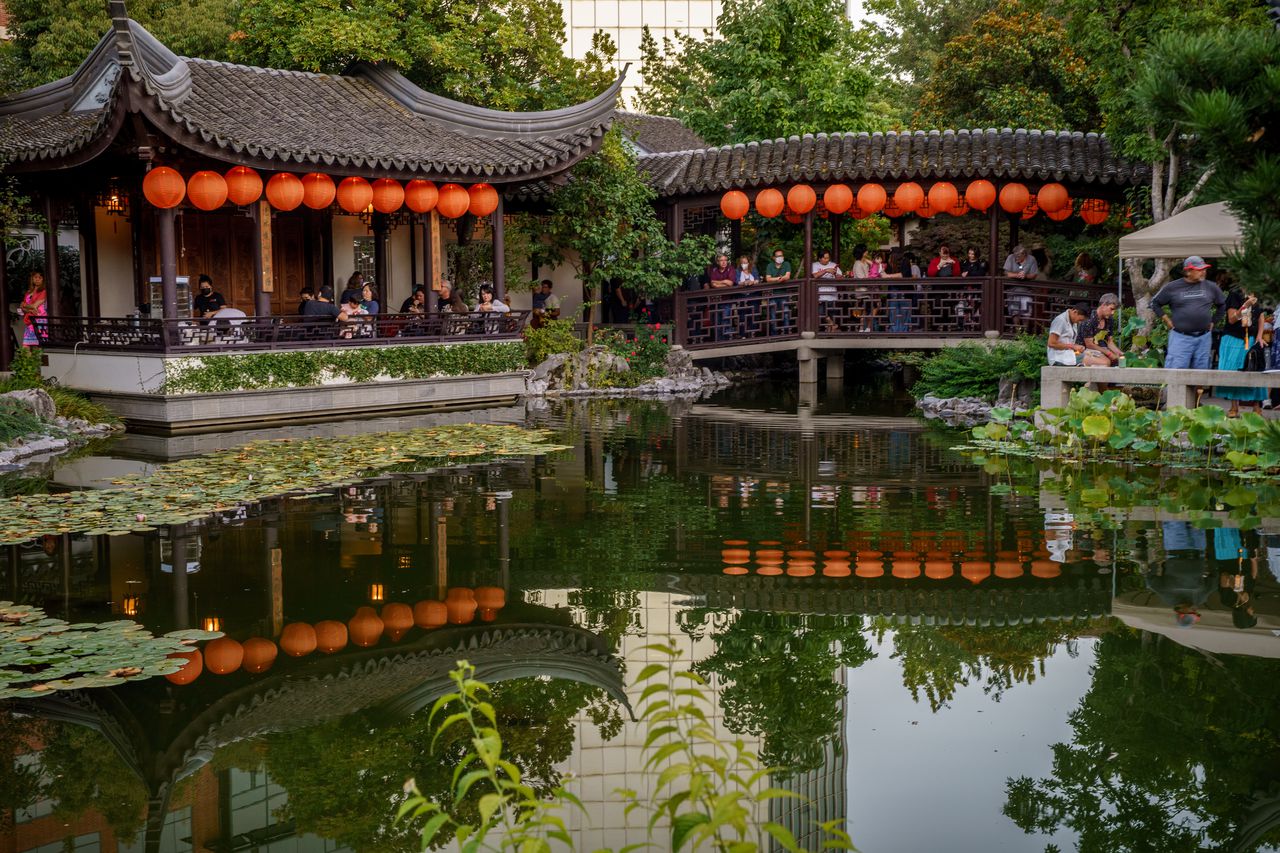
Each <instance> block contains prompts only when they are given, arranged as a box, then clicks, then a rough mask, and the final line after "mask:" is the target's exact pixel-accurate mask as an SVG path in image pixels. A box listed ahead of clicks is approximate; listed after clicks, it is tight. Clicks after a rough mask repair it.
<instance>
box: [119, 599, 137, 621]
mask: <svg viewBox="0 0 1280 853" xmlns="http://www.w3.org/2000/svg"><path fill="white" fill-rule="evenodd" d="M120 612H121V614H123V615H125V616H138V615H140V614H141V613H142V597H141V596H137V595H126V596H125V597H124V598H122V599H120Z"/></svg>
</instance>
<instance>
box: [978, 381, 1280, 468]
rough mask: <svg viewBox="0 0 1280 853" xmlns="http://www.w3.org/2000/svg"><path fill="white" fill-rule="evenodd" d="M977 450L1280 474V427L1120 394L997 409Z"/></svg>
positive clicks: (1079, 393) (1075, 395)
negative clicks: (1152, 405) (1155, 405)
mask: <svg viewBox="0 0 1280 853" xmlns="http://www.w3.org/2000/svg"><path fill="white" fill-rule="evenodd" d="M991 417H992V420H993V422H992V423H989V424H985V425H982V426H978V427H974V429H973V440H972V442H971V444H970V445H969V447H970V449H978V450H983V451H997V452H1000V453H1007V454H1014V455H1022V456H1032V457H1039V458H1047V459H1058V458H1062V457H1069V458H1072V459H1076V460H1080V461H1085V460H1089V461H1118V462H1140V463H1144V464H1149V465H1162V466H1171V467H1177V468H1194V469H1201V470H1214V471H1226V472H1230V473H1232V474H1234V475H1236V476H1238V477H1245V478H1261V477H1264V476H1266V475H1267V474H1268V473H1269V472H1273V471H1275V470H1277V469H1280V422H1276V421H1272V420H1268V419H1266V418H1264V417H1262V416H1261V415H1259V414H1257V413H1256V412H1246V413H1245V414H1243V415H1242V416H1240V417H1238V418H1228V417H1227V415H1226V413H1225V412H1224V411H1223V410H1222V408H1221V407H1219V406H1200V407H1198V408H1195V409H1182V408H1176V409H1170V410H1168V411H1164V412H1158V411H1154V410H1152V409H1147V408H1143V407H1140V406H1138V405H1137V404H1136V403H1135V402H1134V400H1133V398H1131V397H1129V396H1128V395H1127V394H1124V393H1122V392H1120V391H1105V392H1103V393H1098V392H1097V391H1091V390H1089V389H1087V388H1082V389H1079V390H1076V391H1073V392H1072V394H1071V398H1070V401H1069V402H1068V404H1067V406H1066V407H1065V408H1061V409H1043V408H1041V409H1036V410H1034V411H1033V412H1030V413H1027V414H1025V415H1015V414H1014V413H1013V412H1012V411H1011V410H1009V409H993V410H992V412H991Z"/></svg>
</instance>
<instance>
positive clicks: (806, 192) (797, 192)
mask: <svg viewBox="0 0 1280 853" xmlns="http://www.w3.org/2000/svg"><path fill="white" fill-rule="evenodd" d="M817 203H818V196H817V194H816V193H815V192H814V191H813V187H811V186H809V185H808V184H796V185H795V186H794V187H792V188H791V189H789V190H787V207H789V208H791V212H792V213H798V214H800V215H801V216H804V215H805V214H806V213H808V212H809V211H811V210H813V206H814V205H815V204H817Z"/></svg>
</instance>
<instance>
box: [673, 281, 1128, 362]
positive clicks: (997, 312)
mask: <svg viewBox="0 0 1280 853" xmlns="http://www.w3.org/2000/svg"><path fill="white" fill-rule="evenodd" d="M1109 290H1111V288H1110V287H1108V286H1107V285H1101V284H1076V283H1072V282H1053V281H1024V280H1021V279H1007V278H1002V277H994V276H993V277H983V278H920V279H848V278H838V279H796V280H793V281H788V282H782V283H779V284H764V285H756V286H753V287H729V288H720V289H704V290H698V291H691V292H681V293H678V294H676V300H675V315H676V342H677V343H680V344H682V345H684V346H685V347H688V348H691V349H694V348H708V347H715V346H731V345H734V344H742V343H748V344H749V343H758V342H764V341H782V340H788V339H795V338H799V337H800V336H801V333H802V332H811V333H813V335H814V336H816V337H822V338H839V337H863V338H865V337H893V338H920V337H924V338H933V339H936V338H940V337H941V338H968V337H973V338H976V337H981V336H982V335H983V333H985V332H987V331H989V330H994V331H996V332H999V333H1001V334H1017V333H1023V332H1025V333H1030V334H1039V333H1042V332H1044V331H1045V330H1047V329H1048V327H1049V323H1050V322H1052V320H1053V318H1054V317H1055V316H1057V315H1058V314H1060V313H1062V312H1063V311H1065V310H1066V309H1067V307H1068V306H1069V305H1072V304H1074V303H1076V302H1081V301H1084V302H1088V303H1090V304H1095V303H1096V302H1097V299H1098V297H1099V296H1101V295H1102V294H1103V293H1106V292H1108V291H1109Z"/></svg>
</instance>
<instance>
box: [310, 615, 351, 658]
mask: <svg viewBox="0 0 1280 853" xmlns="http://www.w3.org/2000/svg"><path fill="white" fill-rule="evenodd" d="M346 647H347V626H346V625H343V624H342V623H341V622H339V621H338V620H337V619H325V620H324V621H323V622H317V623H316V648H318V649H319V650H320V651H322V652H324V653H325V654H326V655H331V654H333V653H334V652H340V651H342V650H343V649H345V648H346Z"/></svg>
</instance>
